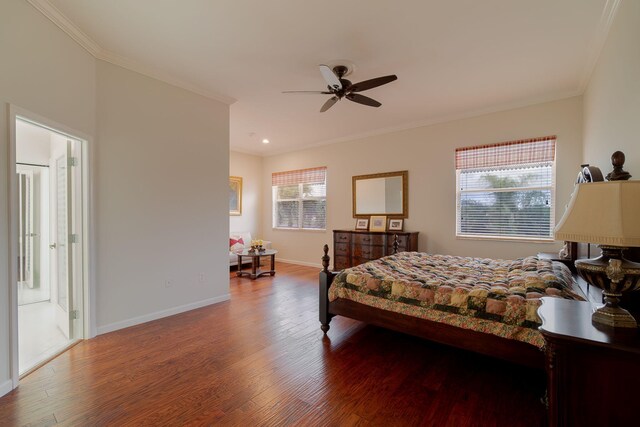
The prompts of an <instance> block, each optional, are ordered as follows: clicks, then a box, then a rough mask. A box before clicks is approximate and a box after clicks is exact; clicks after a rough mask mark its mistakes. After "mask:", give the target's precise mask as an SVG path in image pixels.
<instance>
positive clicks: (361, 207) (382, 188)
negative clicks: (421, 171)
mask: <svg viewBox="0 0 640 427" xmlns="http://www.w3.org/2000/svg"><path fill="white" fill-rule="evenodd" d="M351 195H352V197H353V217H354V218H364V217H369V216H371V215H386V216H388V217H390V218H402V219H404V218H407V217H408V216H409V171H398V172H385V173H375V174H371V175H358V176H354V177H352V193H351Z"/></svg>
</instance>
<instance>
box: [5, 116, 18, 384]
mask: <svg viewBox="0 0 640 427" xmlns="http://www.w3.org/2000/svg"><path fill="white" fill-rule="evenodd" d="M7 111H8V114H9V117H8V121H9V159H8V160H9V164H8V165H7V166H8V167H7V171H8V173H9V192H8V193H9V194H8V195H9V200H8V202H9V207H8V209H7V211H8V216H9V378H10V379H11V388H12V389H14V388H16V387H18V382H19V380H20V372H19V356H18V292H17V287H16V286H15V285H14V284H15V283H18V276H17V272H18V260H17V256H16V254H17V253H18V222H17V219H18V182H17V177H16V112H15V111H14V107H13V106H12V105H11V104H9V108H8V109H7Z"/></svg>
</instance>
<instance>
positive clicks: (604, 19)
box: [578, 0, 622, 93]
mask: <svg viewBox="0 0 640 427" xmlns="http://www.w3.org/2000/svg"><path fill="white" fill-rule="evenodd" d="M621 3H622V0H607V2H606V3H605V5H604V8H603V10H602V15H600V21H598V26H597V28H596V33H595V36H594V37H593V39H592V41H591V51H590V53H589V57H588V59H587V65H586V67H585V68H584V72H583V74H582V78H581V79H580V86H579V87H578V90H579V91H580V93H584V91H585V90H587V86H588V85H589V81H590V80H591V75H592V74H593V71H594V70H595V68H596V65H597V64H598V59H599V58H600V55H601V54H602V50H603V49H604V45H605V43H606V42H607V38H608V37H609V31H610V30H611V26H612V25H613V21H614V20H615V17H616V13H617V12H618V10H619V9H620V4H621Z"/></svg>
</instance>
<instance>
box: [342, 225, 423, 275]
mask: <svg viewBox="0 0 640 427" xmlns="http://www.w3.org/2000/svg"><path fill="white" fill-rule="evenodd" d="M396 234H397V235H398V252H403V251H417V250H418V232H417V231H415V232H406V231H364V230H333V269H334V270H343V269H345V268H349V267H353V266H356V265H359V264H362V263H364V262H367V261H371V260H374V259H378V258H382V257H383V256H387V255H391V254H392V253H393V240H394V235H396Z"/></svg>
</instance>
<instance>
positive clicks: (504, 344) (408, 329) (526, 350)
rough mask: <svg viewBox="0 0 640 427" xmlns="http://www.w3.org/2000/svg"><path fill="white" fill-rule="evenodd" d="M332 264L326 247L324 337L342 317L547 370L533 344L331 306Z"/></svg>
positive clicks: (343, 304) (345, 304)
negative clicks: (332, 321)
mask: <svg viewBox="0 0 640 427" xmlns="http://www.w3.org/2000/svg"><path fill="white" fill-rule="evenodd" d="M416 234H417V233H416ZM390 253H391V252H390ZM329 262H330V257H329V247H328V246H327V245H325V246H324V256H323V257H322V265H323V267H324V268H323V270H322V271H321V272H320V323H321V326H320V329H322V331H323V332H324V333H327V332H328V331H329V322H330V321H331V318H332V317H334V316H336V315H341V316H345V317H349V318H351V319H356V320H360V321H363V322H366V323H369V324H372V325H376V326H380V327H383V328H387V329H392V330H394V331H398V332H402V333H406V334H410V335H415V336H418V337H421V338H426V339H428V340H431V341H435V342H438V343H441V344H446V345H450V346H452V347H457V348H461V349H465V350H471V351H475V352H477V353H481V354H485V355H488V356H491V357H495V358H498V359H504V360H508V361H510V362H513V363H517V364H520V365H525V366H530V367H535V368H538V369H541V370H542V369H544V353H543V352H542V351H541V350H540V349H538V348H537V347H535V346H533V345H531V344H527V343H524V342H521V341H516V340H509V339H506V338H502V337H499V336H497V335H491V334H483V333H481V332H476V331H472V330H468V329H462V328H458V327H456V326H450V325H447V324H444V323H439V322H433V321H430V320H425V319H420V318H417V317H412V316H407V315H403V314H400V313H395V312H390V311H386V310H381V309H378V308H375V307H369V306H366V305H363V304H359V303H357V302H353V301H350V300H344V299H337V300H336V301H333V302H329V296H328V295H329V287H330V286H331V283H333V279H334V278H335V276H336V275H337V274H338V273H337V272H333V271H330V270H329Z"/></svg>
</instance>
